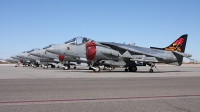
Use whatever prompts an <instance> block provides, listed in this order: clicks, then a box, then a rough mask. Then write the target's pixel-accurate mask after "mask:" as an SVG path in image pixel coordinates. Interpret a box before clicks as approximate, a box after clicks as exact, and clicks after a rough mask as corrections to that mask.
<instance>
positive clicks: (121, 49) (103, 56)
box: [47, 34, 192, 72]
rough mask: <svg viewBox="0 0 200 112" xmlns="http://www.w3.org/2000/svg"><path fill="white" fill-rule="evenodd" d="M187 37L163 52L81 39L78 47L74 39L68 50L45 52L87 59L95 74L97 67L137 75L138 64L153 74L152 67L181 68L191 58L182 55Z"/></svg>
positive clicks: (56, 49)
mask: <svg viewBox="0 0 200 112" xmlns="http://www.w3.org/2000/svg"><path fill="white" fill-rule="evenodd" d="M187 36H188V35H187V34H185V35H182V36H181V37H179V38H178V39H177V40H176V41H175V42H173V43H172V44H171V45H169V46H168V47H165V48H156V47H151V48H144V47H138V46H132V45H128V44H121V43H115V42H96V41H94V40H91V39H87V38H82V42H81V43H78V42H77V39H76V38H74V39H73V40H72V41H69V43H70V44H68V45H67V46H60V47H57V48H51V49H47V51H50V52H62V53H64V54H65V55H70V56H74V57H78V58H81V57H82V58H86V59H87V60H89V61H91V68H93V70H94V71H95V72H99V71H100V67H99V65H104V66H111V67H125V71H129V72H136V71H137V65H138V63H141V64H144V65H145V64H147V65H149V66H150V67H151V68H150V70H149V72H153V69H152V68H153V67H155V63H166V64H172V65H177V66H180V65H181V64H182V61H183V57H186V58H190V57H191V56H192V55H191V54H186V53H184V51H185V47H186V42H187Z"/></svg>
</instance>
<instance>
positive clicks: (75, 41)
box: [65, 37, 91, 45]
mask: <svg viewBox="0 0 200 112" xmlns="http://www.w3.org/2000/svg"><path fill="white" fill-rule="evenodd" d="M89 40H91V39H89V38H86V37H76V38H73V39H71V40H69V41H67V42H65V44H68V43H70V44H75V45H80V44H84V43H86V42H88V41H89Z"/></svg>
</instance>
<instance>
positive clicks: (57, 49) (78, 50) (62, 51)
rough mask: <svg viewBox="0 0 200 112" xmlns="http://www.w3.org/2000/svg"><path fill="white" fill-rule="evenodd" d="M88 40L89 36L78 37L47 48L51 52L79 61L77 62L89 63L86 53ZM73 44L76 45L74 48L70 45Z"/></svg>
mask: <svg viewBox="0 0 200 112" xmlns="http://www.w3.org/2000/svg"><path fill="white" fill-rule="evenodd" d="M88 40H89V39H87V38H83V37H77V38H73V39H71V40H69V41H67V42H65V43H64V44H60V45H56V46H51V47H49V48H47V49H46V50H47V51H48V52H50V53H54V54H57V55H63V56H65V57H67V58H69V59H67V58H66V59H67V60H68V61H72V62H77V64H81V63H86V64H85V65H88V64H89V61H88V60H87V58H86V55H85V43H86V42H87V41H88ZM71 45H74V46H73V48H72V49H71V47H69V46H71ZM77 46H79V47H77ZM83 65H84V64H83Z"/></svg>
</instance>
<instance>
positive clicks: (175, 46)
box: [150, 34, 188, 66]
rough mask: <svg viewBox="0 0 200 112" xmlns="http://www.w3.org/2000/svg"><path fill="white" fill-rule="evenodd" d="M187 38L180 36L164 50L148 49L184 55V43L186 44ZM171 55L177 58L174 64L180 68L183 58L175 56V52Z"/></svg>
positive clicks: (178, 55)
mask: <svg viewBox="0 0 200 112" xmlns="http://www.w3.org/2000/svg"><path fill="white" fill-rule="evenodd" d="M187 37H188V35H187V34H184V35H182V36H180V37H179V38H178V39H177V40H176V41H174V42H173V43H172V44H171V45H169V46H168V47H165V48H157V47H150V48H152V49H160V50H167V51H172V52H173V51H176V52H181V53H184V52H185V47H186V43H187ZM173 53H174V55H175V56H176V58H177V62H176V63H177V64H176V65H179V66H180V65H181V64H182V62H183V56H182V55H180V54H177V53H175V52H173ZM173 64H174V63H173Z"/></svg>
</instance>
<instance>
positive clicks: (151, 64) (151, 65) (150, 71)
mask: <svg viewBox="0 0 200 112" xmlns="http://www.w3.org/2000/svg"><path fill="white" fill-rule="evenodd" d="M149 66H150V67H151V68H150V70H149V73H153V69H152V68H153V67H155V64H154V63H150V65H149Z"/></svg>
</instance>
